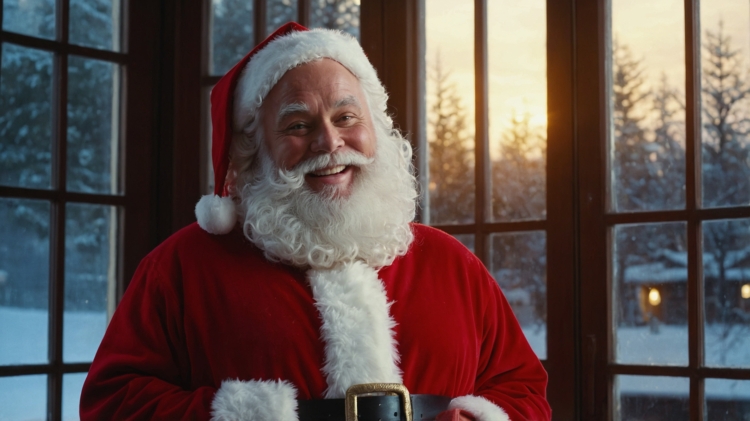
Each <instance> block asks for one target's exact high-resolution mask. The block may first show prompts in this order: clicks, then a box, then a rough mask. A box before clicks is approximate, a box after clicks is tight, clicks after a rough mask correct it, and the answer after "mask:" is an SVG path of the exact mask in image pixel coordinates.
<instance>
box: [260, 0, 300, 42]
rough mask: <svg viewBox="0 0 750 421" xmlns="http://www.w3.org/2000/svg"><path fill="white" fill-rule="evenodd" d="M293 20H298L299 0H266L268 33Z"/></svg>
mask: <svg viewBox="0 0 750 421" xmlns="http://www.w3.org/2000/svg"><path fill="white" fill-rule="evenodd" d="M291 21H294V22H296V21H297V0H266V33H267V34H272V33H273V31H275V30H277V29H278V28H279V27H280V26H281V25H283V24H285V23H287V22H291Z"/></svg>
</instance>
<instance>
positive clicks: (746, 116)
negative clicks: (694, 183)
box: [702, 22, 750, 362]
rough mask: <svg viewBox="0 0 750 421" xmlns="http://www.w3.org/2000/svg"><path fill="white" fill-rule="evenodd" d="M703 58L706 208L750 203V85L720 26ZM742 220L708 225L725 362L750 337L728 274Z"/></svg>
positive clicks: (711, 289) (709, 310) (714, 319)
mask: <svg viewBox="0 0 750 421" xmlns="http://www.w3.org/2000/svg"><path fill="white" fill-rule="evenodd" d="M705 39H706V42H705V44H704V46H703V47H704V59H703V108H702V110H703V148H702V150H703V186H702V187H703V201H704V205H705V206H711V207H713V206H733V205H746V204H748V203H750V150H748V146H749V145H748V143H749V141H750V84H749V83H748V79H747V76H746V74H744V73H743V71H742V64H743V63H742V57H741V56H740V51H739V50H737V49H733V48H732V40H731V38H730V37H729V36H728V35H727V34H726V33H725V32H724V25H723V22H719V26H718V30H717V31H716V32H713V31H706V33H705ZM748 237H750V231H748V225H747V223H746V221H743V220H728V221H716V222H711V223H707V224H705V229H704V231H703V238H704V244H705V249H704V252H705V253H707V254H709V255H710V256H711V257H712V260H713V264H714V265H715V268H716V270H715V274H714V275H713V276H711V279H707V280H706V316H707V319H708V320H709V328H710V329H712V331H713V332H714V333H716V334H717V335H718V337H719V339H720V340H721V341H722V348H721V349H722V353H721V355H720V356H719V357H720V360H721V361H722V362H723V360H724V359H725V357H726V352H727V351H728V350H729V349H731V348H732V347H733V346H734V345H735V344H736V343H737V340H738V338H739V337H742V336H745V335H747V330H748V329H750V317H748V316H747V314H746V313H744V312H740V311H738V309H737V308H736V307H737V303H736V301H737V288H736V284H734V283H732V282H729V279H728V278H727V271H728V269H730V267H731V266H732V265H733V264H735V262H734V261H735V260H736V256H737V254H738V252H743V251H744V250H747V249H748V244H747V240H748Z"/></svg>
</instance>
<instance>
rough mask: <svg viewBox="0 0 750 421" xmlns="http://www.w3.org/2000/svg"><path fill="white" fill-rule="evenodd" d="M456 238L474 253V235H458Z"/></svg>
mask: <svg viewBox="0 0 750 421" xmlns="http://www.w3.org/2000/svg"><path fill="white" fill-rule="evenodd" d="M454 237H456V240H458V241H460V242H461V244H463V245H465V246H466V248H467V249H469V250H471V252H472V253H474V234H456V235H454Z"/></svg>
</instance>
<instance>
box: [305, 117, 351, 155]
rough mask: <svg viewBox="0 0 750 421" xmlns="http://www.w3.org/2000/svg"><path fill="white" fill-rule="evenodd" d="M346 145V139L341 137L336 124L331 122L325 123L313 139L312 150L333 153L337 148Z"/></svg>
mask: <svg viewBox="0 0 750 421" xmlns="http://www.w3.org/2000/svg"><path fill="white" fill-rule="evenodd" d="M343 146H344V139H342V138H341V134H340V133H339V131H338V129H337V128H336V126H334V125H333V124H331V123H330V122H327V123H324V124H323V125H322V126H321V127H320V130H319V131H318V133H317V136H316V138H315V139H313V142H312V144H311V145H310V151H311V152H316V153H332V152H334V151H335V150H336V149H339V148H342V147H343Z"/></svg>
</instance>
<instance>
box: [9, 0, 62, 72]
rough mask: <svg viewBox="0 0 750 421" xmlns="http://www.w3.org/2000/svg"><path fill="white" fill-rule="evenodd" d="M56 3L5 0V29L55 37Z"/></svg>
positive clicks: (40, 0)
mask: <svg viewBox="0 0 750 421" xmlns="http://www.w3.org/2000/svg"><path fill="white" fill-rule="evenodd" d="M55 3H56V2H55V1H54V0H3V30H5V31H12V32H18V33H20V34H25V35H31V36H35V37H41V38H49V39H52V38H54V37H55ZM3 70H4V69H3Z"/></svg>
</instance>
